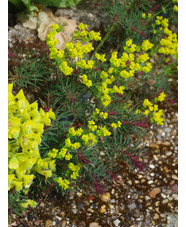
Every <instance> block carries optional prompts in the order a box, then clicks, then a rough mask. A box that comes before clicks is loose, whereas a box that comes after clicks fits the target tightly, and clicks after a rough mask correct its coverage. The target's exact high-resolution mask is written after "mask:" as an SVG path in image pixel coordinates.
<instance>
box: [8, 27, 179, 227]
mask: <svg viewBox="0 0 186 227" xmlns="http://www.w3.org/2000/svg"><path fill="white" fill-rule="evenodd" d="M21 34H22V36H23V37H21ZM25 39H26V40H25ZM22 40H24V41H22ZM25 41H26V42H25ZM21 47H22V48H23V49H22V50H23V52H24V50H26V49H34V48H35V49H36V50H38V52H40V51H41V52H42V51H45V43H44V42H41V41H40V40H39V39H38V38H36V33H35V32H33V31H30V30H29V29H26V28H22V26H21V25H19V24H18V25H16V26H10V27H9V53H12V52H13V51H15V50H19V48H21ZM16 52H17V51H16ZM25 54H26V53H25ZM9 57H10V58H9V72H12V68H13V67H14V66H15V62H13V60H12V57H11V56H9ZM174 93H175V94H176V93H177V91H176V90H175V88H174ZM175 98H176V97H175ZM30 99H31V98H30ZM165 109H166V112H165V118H166V121H165V124H164V126H161V127H155V126H153V127H151V128H150V129H149V132H148V135H147V136H146V138H145V142H146V147H147V152H146V153H145V154H144V155H143V156H142V157H141V160H140V161H142V162H143V165H144V167H145V169H144V171H143V172H142V171H139V170H137V169H136V170H133V169H131V170H130V171H129V167H128V166H127V165H126V164H125V163H120V165H121V171H120V172H118V173H117V177H118V178H119V179H120V181H115V180H112V181H110V183H109V184H108V185H107V186H106V187H103V188H104V192H105V194H104V195H102V196H101V195H100V194H98V193H96V192H91V191H89V190H87V191H83V192H73V193H70V194H69V195H66V196H65V197H62V196H60V195H58V194H56V193H55V192H54V191H53V190H52V189H50V191H49V193H48V194H47V195H43V199H36V200H37V202H38V206H37V208H35V209H34V210H33V209H28V210H26V212H25V213H24V214H23V217H22V218H20V217H18V216H16V215H13V220H12V221H11V223H9V226H41V227H42V226H45V227H49V226H61V227H65V226H71V227H83V226H90V227H96V226H103V227H104V226H105V227H106V226H108V227H109V226H113V227H114V226H124V227H125V226H126V227H129V226H130V227H135V226H136V227H138V226H140V227H142V226H144V227H146V226H159V227H161V226H168V227H171V226H172V227H176V226H177V209H178V177H177V176H178V166H177V165H178V144H177V104H171V106H169V107H167V106H166V107H165Z"/></svg>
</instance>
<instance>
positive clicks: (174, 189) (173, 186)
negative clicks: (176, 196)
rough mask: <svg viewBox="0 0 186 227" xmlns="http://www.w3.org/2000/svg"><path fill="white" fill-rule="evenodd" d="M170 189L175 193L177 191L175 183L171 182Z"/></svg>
mask: <svg viewBox="0 0 186 227" xmlns="http://www.w3.org/2000/svg"><path fill="white" fill-rule="evenodd" d="M170 189H171V190H172V192H174V193H177V192H178V185H177V184H173V185H172V186H171V187H170Z"/></svg>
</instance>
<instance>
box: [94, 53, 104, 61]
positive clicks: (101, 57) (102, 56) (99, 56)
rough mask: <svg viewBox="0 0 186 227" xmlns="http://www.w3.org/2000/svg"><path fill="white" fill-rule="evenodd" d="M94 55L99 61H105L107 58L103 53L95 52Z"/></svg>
mask: <svg viewBox="0 0 186 227" xmlns="http://www.w3.org/2000/svg"><path fill="white" fill-rule="evenodd" d="M95 57H96V58H97V59H98V60H100V61H101V62H105V61H106V60H107V59H106V58H105V54H102V55H100V54H98V53H96V54H95Z"/></svg>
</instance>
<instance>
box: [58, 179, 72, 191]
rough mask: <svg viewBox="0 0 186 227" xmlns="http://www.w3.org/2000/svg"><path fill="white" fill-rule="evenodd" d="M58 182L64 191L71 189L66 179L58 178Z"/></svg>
mask: <svg viewBox="0 0 186 227" xmlns="http://www.w3.org/2000/svg"><path fill="white" fill-rule="evenodd" d="M56 182H57V183H58V184H59V186H61V187H62V188H63V189H64V190H66V189H68V188H69V184H70V182H69V181H68V180H66V179H64V180H63V179H62V177H58V178H57V179H56Z"/></svg>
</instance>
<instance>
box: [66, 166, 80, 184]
mask: <svg viewBox="0 0 186 227" xmlns="http://www.w3.org/2000/svg"><path fill="white" fill-rule="evenodd" d="M68 168H69V169H70V170H71V171H72V172H73V173H72V174H71V175H70V178H71V179H74V180H76V179H77V177H78V176H79V173H78V171H79V170H80V166H79V165H74V164H73V163H72V162H70V163H69V164H68Z"/></svg>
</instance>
